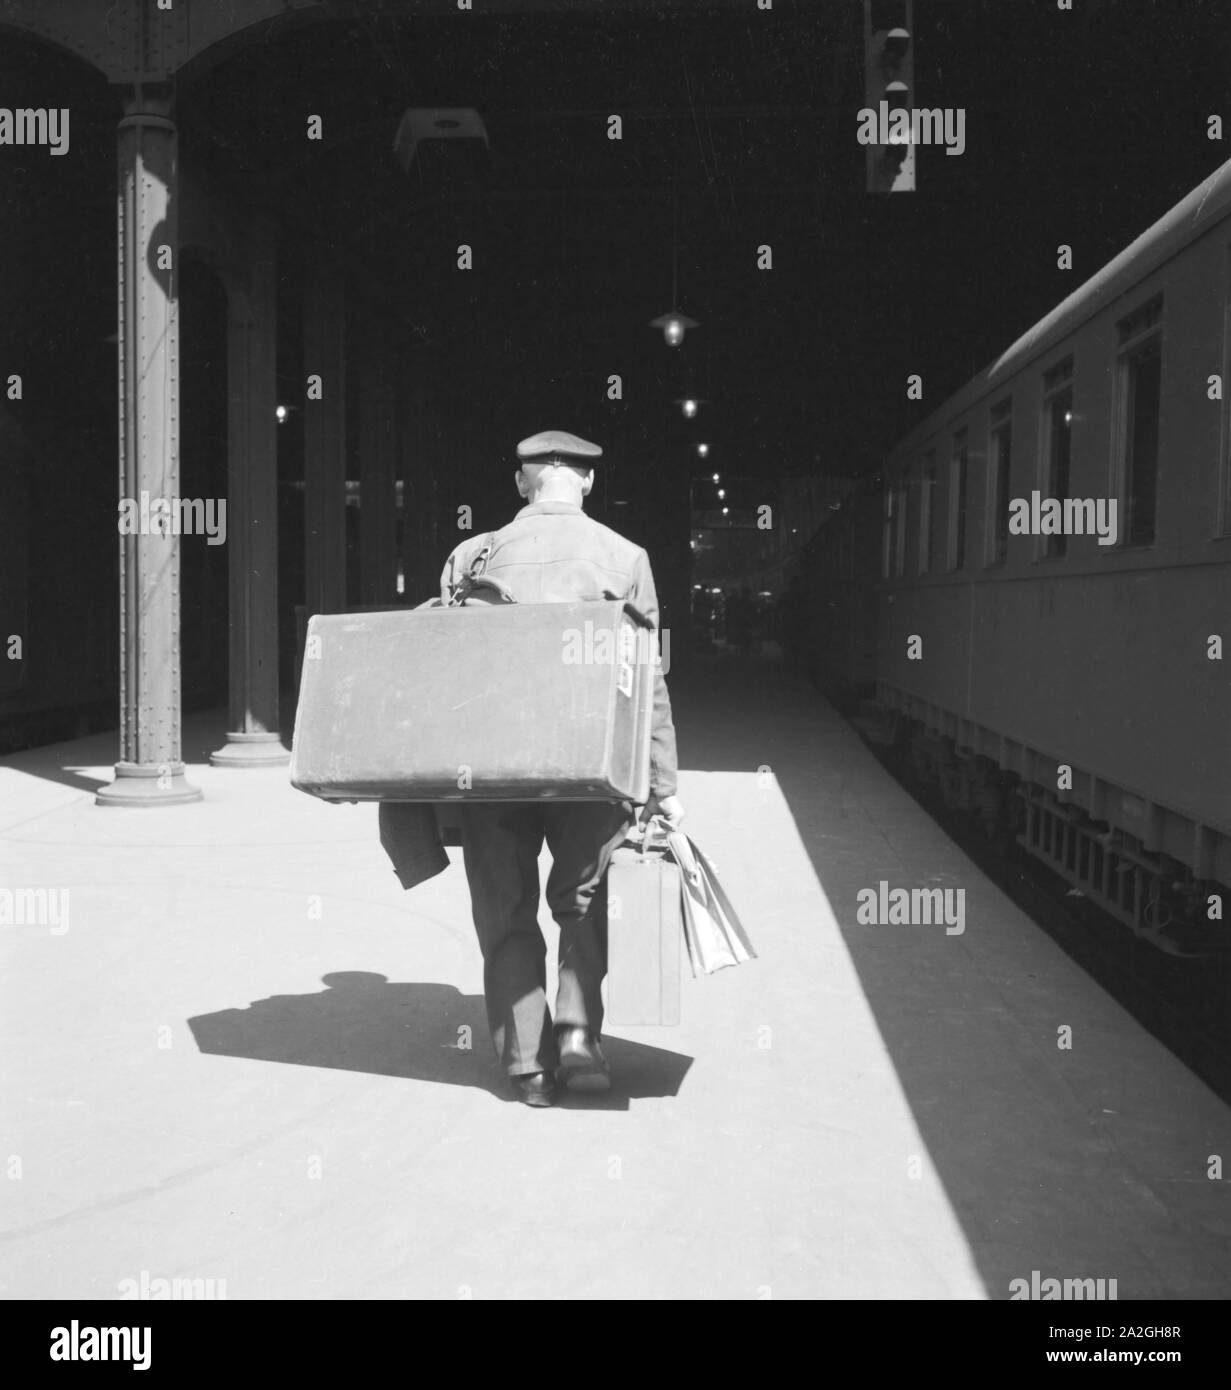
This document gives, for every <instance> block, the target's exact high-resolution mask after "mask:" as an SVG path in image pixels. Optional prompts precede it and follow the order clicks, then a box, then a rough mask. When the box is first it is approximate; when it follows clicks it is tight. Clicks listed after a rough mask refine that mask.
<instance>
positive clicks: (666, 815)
mask: <svg viewBox="0 0 1231 1390" xmlns="http://www.w3.org/2000/svg"><path fill="white" fill-rule="evenodd" d="M684 815H685V811H684V803H683V802H682V801H681V800H680V799H679V797H678V796H664V797H657V796H655V795H654V794H653V792H651V793H650V799H649V801H648V802H647V803H646V808H645V815H644V817H643V818H642V819H643V820H644V821H647V822H648V821H649V819H650V818H651V816H661V817H662V818H663V820H665V821H666V822H667V824H668V825H669V826H670V827H671V829H672V830H678V829H679V826H680V822H681V821H682V820H683V819H684Z"/></svg>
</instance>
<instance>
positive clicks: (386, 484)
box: [359, 324, 397, 603]
mask: <svg viewBox="0 0 1231 1390" xmlns="http://www.w3.org/2000/svg"><path fill="white" fill-rule="evenodd" d="M367 341H368V343H369V347H368V349H367V351H366V353H365V360H364V370H363V372H362V373H361V374H360V405H359V469H360V473H359V477H360V490H359V501H360V506H359V545H360V551H359V575H360V596H361V601H362V602H363V603H393V602H395V601H396V598H397V554H396V534H397V492H396V484H395V478H394V464H395V452H396V445H397V440H396V437H395V419H394V405H395V401H394V395H393V375H394V373H393V362H392V360H391V356H392V353H393V352H394V351H395V349H394V347H393V344H392V343H391V342H390V339H389V335H388V334H387V333H385V332H382V330H381V328H380V326H379V324H373V325H372V327H371V330H370V332H369V333H368V335H367Z"/></svg>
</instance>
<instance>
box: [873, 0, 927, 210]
mask: <svg viewBox="0 0 1231 1390" xmlns="http://www.w3.org/2000/svg"><path fill="white" fill-rule="evenodd" d="M914 9H915V7H914V0H863V46H864V106H865V109H867V110H870V111H874V112H875V113H876V129H877V134H878V136H879V140H878V141H877V142H875V143H872V144H869V145H868V146H867V153H866V158H867V190H868V192H869V193H913V192H914V191H915V147H914V144H913V143H912V141H911V138H910V127H909V123H908V124H907V126H906V129H905V131H904V132H902V133H893V134H891V133H890V132H889V131H888V130H887V129H886V125H887V123H888V122H890V121H892V115H893V112H894V111H898V110H905V111H907V112H909V111H910V109H911V108H912V107H913V106H914V105H915V66H914V46H915V38H914V36H915V14H914Z"/></svg>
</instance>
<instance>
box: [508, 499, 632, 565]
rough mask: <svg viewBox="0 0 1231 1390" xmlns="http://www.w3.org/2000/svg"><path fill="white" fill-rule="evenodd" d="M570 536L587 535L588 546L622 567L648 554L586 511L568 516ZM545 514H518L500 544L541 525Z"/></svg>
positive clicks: (554, 517) (552, 516) (553, 516)
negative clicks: (527, 529) (505, 538)
mask: <svg viewBox="0 0 1231 1390" xmlns="http://www.w3.org/2000/svg"><path fill="white" fill-rule="evenodd" d="M561 515H562V514H561V513H556V514H555V515H549V521H550V522H554V521H555V520H556V519H557V517H559V516H561ZM564 515H567V518H568V528H569V532H570V533H571V534H572V535H573V536H574V537H576V536H577V535H578V533H580V534H581V535H583V536H584V537H585V538H586V540H587V542H588V543H589V544H590V545H592V546H593V547H594V549H595V550H596V551H599V552H601V553H602V554H603V555H605V556H609V557H611V558H613V559H615V560H617V561H619V562H620V563H623V564H626V565H629V566H631V565H632V564H633V563H634V561H635V560H636V559H637V557H638V556H640V555H642V554H644V553H645V552H644V550H643V549H642V547H641V546H639V545H638V544H637V543H636V542H635V541H630V540H629V539H628V537H627V536H622V535H621V534H620V533H619V532H618V531H613V530H612V528H611V527H610V526H605V525H604V524H603V523H602V522H601V521H596V520H595V519H594V517H592V516H590V515H588V513H586V512H584V511H577V512H569V513H567V514H564ZM542 519H543V514H540V515H539V516H537V517H536V516H534V515H529V516H527V515H526V514H525V513H518V515H517V516H515V517H514V518H513V519H512V521H510V522H508V523H507V524H506V525H505V526H503V527H501V529H500V530H499V531H497V532H496V544H497V545H498V544H499V543H500V541H501V540H502V539H503V538H504V537H505V536H509V537H512V536H515V535H516V534H517V531H518V530H519V529H520V528H521V527H522V526H531V525H534V524H535V523H536V522H541V521H542Z"/></svg>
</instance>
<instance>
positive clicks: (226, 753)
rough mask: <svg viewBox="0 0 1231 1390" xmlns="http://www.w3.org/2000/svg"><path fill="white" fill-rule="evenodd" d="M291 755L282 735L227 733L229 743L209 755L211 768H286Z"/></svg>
mask: <svg viewBox="0 0 1231 1390" xmlns="http://www.w3.org/2000/svg"><path fill="white" fill-rule="evenodd" d="M290 760H291V755H290V754H289V753H288V752H287V751H286V749H285V748H283V746H282V735H281V734H264V733H263V734H241V733H231V732H230V731H229V730H228V731H227V741H226V743H224V744H223V745H222V747H221V748H219V749H218V751H217V752H216V753H211V754H210V755H209V765H210V766H211V767H285V766H286V764H287V763H289V762H290Z"/></svg>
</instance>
